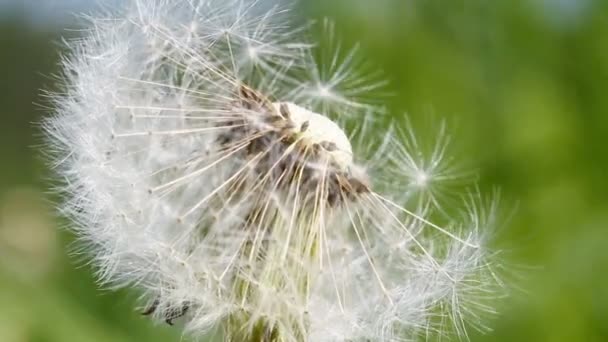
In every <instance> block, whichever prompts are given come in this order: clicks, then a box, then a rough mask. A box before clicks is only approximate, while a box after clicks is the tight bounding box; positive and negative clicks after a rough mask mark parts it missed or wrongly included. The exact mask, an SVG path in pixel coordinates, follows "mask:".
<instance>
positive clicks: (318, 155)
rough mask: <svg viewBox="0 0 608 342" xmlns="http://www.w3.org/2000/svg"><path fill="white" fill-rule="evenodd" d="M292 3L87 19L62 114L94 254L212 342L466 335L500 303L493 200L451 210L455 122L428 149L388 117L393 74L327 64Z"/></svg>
mask: <svg viewBox="0 0 608 342" xmlns="http://www.w3.org/2000/svg"><path fill="white" fill-rule="evenodd" d="M289 16H290V12H289V11H288V10H287V9H285V8H283V7H280V6H268V5H266V4H263V3H261V2H258V1H253V0H252V1H249V0H231V1H222V0H188V1H183V0H182V1H178V0H148V1H144V0H137V1H134V2H133V3H131V4H127V5H125V6H124V8H122V9H120V10H117V11H114V12H109V13H107V14H106V15H105V16H96V17H89V18H88V19H89V22H90V28H89V29H88V31H87V32H86V34H85V36H84V37H83V38H80V39H78V40H76V41H73V42H70V43H69V44H70V47H71V53H70V54H69V55H68V56H67V57H65V58H64V60H63V71H64V72H63V76H62V83H63V84H64V91H63V92H62V93H61V94H54V95H52V99H53V100H54V102H55V108H56V111H55V114H54V116H53V117H51V118H49V119H48V120H47V121H46V122H45V123H44V128H45V131H46V134H47V140H48V146H49V148H48V152H49V155H51V156H52V161H53V167H54V169H55V170H56V171H57V174H58V175H59V176H60V179H61V180H62V182H61V184H60V185H59V186H58V189H59V191H60V192H61V193H62V194H63V195H64V198H65V201H64V203H63V205H62V206H61V211H62V213H63V214H64V215H65V216H67V217H68V218H69V219H70V222H72V225H71V227H72V228H73V230H74V231H75V232H76V234H77V235H78V237H79V238H80V241H81V244H80V245H79V246H81V251H82V252H83V253H86V254H87V255H90V257H91V260H92V263H93V264H94V266H95V269H96V270H97V275H98V279H99V281H100V282H101V283H102V284H104V285H106V286H108V287H111V288H119V287H136V288H138V289H139V290H140V291H141V293H142V298H143V300H144V301H145V304H146V306H145V309H144V310H143V313H144V314H145V315H149V316H152V317H154V318H155V319H159V320H161V321H165V322H166V323H168V324H174V323H176V322H178V321H180V322H183V324H184V328H185V330H186V331H187V332H188V333H191V334H193V335H197V336H201V335H204V334H209V333H217V332H219V333H220V334H221V335H222V336H223V338H224V340H225V341H252V342H253V341H297V342H301V341H401V340H415V339H419V338H427V337H430V336H436V335H443V334H447V333H448V332H449V331H454V332H455V333H456V334H458V335H460V336H461V337H466V330H465V329H466V327H467V326H469V325H473V326H481V325H482V316H481V315H482V314H483V313H484V312H488V311H492V308H491V306H489V305H488V304H489V303H488V299H492V297H494V296H495V293H494V292H493V291H492V290H493V288H494V286H495V285H496V283H497V279H496V278H495V272H494V271H493V267H492V265H493V264H492V262H491V261H492V259H493V255H494V254H493V253H492V252H491V251H489V250H487V249H486V247H485V245H486V242H487V241H486V240H487V238H486V234H485V233H484V232H485V231H487V228H488V227H489V226H491V225H492V220H493V217H494V215H495V205H490V206H480V205H478V203H479V200H478V198H477V196H474V195H468V197H467V195H466V194H471V193H470V192H468V193H463V192H462V190H460V191H461V192H459V193H460V194H464V196H461V198H460V200H459V201H458V202H459V203H457V204H458V205H454V201H453V200H451V201H450V202H449V203H450V205H449V206H448V205H446V204H442V198H443V196H442V195H443V193H444V191H443V190H445V188H446V187H443V186H442V185H441V184H442V183H443V182H446V181H447V182H452V181H453V180H454V179H453V178H454V177H452V176H451V175H450V173H449V171H450V167H451V163H452V161H451V160H450V159H449V158H447V157H446V153H447V152H446V145H447V142H448V140H449V139H447V134H446V129H445V127H443V126H442V128H441V129H440V130H439V134H438V138H437V139H436V140H437V146H436V147H434V148H431V149H430V150H427V149H424V148H422V147H421V146H420V145H421V144H419V143H418V141H417V140H416V139H415V138H414V137H413V130H411V129H405V130H404V129H397V128H395V129H389V130H386V128H384V129H379V128H376V127H375V126H379V125H377V123H376V120H374V118H375V117H377V116H378V115H377V113H379V112H381V111H382V110H381V108H380V107H379V106H378V104H377V102H375V101H373V94H374V91H376V90H377V89H378V88H379V87H380V86H381V85H382V82H379V81H377V79H378V78H377V77H376V75H375V74H374V75H372V74H370V73H357V71H361V70H364V69H359V66H360V65H361V64H360V63H358V62H357V59H356V57H355V56H356V54H355V52H354V51H349V52H345V50H344V49H342V48H340V47H339V46H338V47H337V52H336V53H334V54H332V55H330V56H331V57H330V58H325V59H323V58H322V59H320V60H319V59H318V58H316V57H315V56H318V55H319V54H318V50H319V49H323V48H324V46H323V45H321V46H319V44H315V43H314V41H313V42H312V43H311V42H309V41H306V40H304V39H303V38H302V37H305V36H306V35H307V34H306V30H307V29H308V28H309V26H308V25H305V26H304V27H296V28H294V27H293V26H291V25H290V22H291V19H290V18H289ZM324 25H325V26H326V27H329V26H331V25H329V24H327V23H324ZM326 37H327V38H328V39H329V40H331V41H334V43H335V37H334V36H333V35H332V34H328V35H327V36H326ZM338 45H339V44H338ZM321 55H325V56H327V55H326V54H323V53H321ZM368 99H371V100H369V101H368ZM343 127H348V128H349V130H348V134H347V131H345V129H343ZM425 151H430V154H428V155H426V154H425V153H424V152H425ZM473 194H474V193H473ZM465 322H468V323H465Z"/></svg>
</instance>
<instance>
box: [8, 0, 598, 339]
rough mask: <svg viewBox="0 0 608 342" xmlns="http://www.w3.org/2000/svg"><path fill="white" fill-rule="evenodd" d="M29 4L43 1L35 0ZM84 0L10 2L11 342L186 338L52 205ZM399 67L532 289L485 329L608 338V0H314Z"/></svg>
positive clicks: (519, 278) (396, 74)
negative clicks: (44, 144)
mask: <svg viewBox="0 0 608 342" xmlns="http://www.w3.org/2000/svg"><path fill="white" fill-rule="evenodd" d="M28 1H29V2H28ZM86 4H87V1H84V0H81V1H77V0H72V1H68V0H63V1H52V0H40V1H39V2H38V1H33V0H14V1H8V2H7V0H4V2H2V1H0V104H1V107H0V108H1V111H2V116H3V117H2V121H1V122H0V156H1V159H0V160H1V162H0V165H1V166H0V342H25V341H28V342H29V341H32V342H33V341H49V342H51V341H61V342H71V341H77V342H80V341H83V342H84V341H102V342H103V341H179V340H180V338H181V336H180V332H179V329H175V328H170V327H167V326H155V325H154V324H152V323H150V322H148V321H147V320H146V319H142V318H141V317H140V316H139V314H138V312H137V311H136V310H135V309H134V302H135V299H136V297H137V293H136V292H132V291H122V292H118V293H116V292H110V291H105V290H100V289H98V288H97V287H96V285H95V282H94V279H93V278H92V272H91V270H90V269H89V267H88V266H87V265H86V264H85V263H84V262H83V261H82V260H77V259H76V258H73V257H68V256H67V255H66V246H68V245H69V242H70V241H71V239H72V237H71V236H70V234H69V233H67V232H65V231H62V230H61V229H59V227H60V225H61V221H60V220H57V219H55V218H54V217H53V211H52V206H51V205H50V204H49V203H48V200H49V196H47V194H45V192H46V191H47V190H46V189H45V187H46V186H47V185H46V184H47V181H46V179H45V178H46V177H48V172H47V171H45V168H44V165H43V163H42V162H41V160H40V158H39V157H38V154H39V152H38V146H37V145H38V144H40V135H39V131H38V129H37V128H36V125H35V123H36V122H37V121H38V120H39V119H40V117H42V116H44V115H46V114H47V112H48V111H47V110H45V108H44V105H45V100H44V98H42V97H41V96H40V90H39V89H41V88H46V89H52V87H53V81H52V79H51V78H50V75H52V74H53V73H55V72H57V67H56V66H57V62H58V57H59V54H60V51H61V44H60V41H59V39H60V37H61V36H68V37H71V36H75V35H77V34H78V32H75V31H71V30H66V29H67V28H70V27H74V22H73V20H72V18H71V17H70V15H69V12H70V11H74V10H80V9H82V8H84V7H86ZM301 5H302V7H303V10H302V11H301V12H298V13H302V15H303V16H304V15H306V16H308V17H314V18H322V17H325V16H328V17H331V18H333V19H335V21H336V27H337V28H338V33H339V34H340V35H341V37H343V39H344V40H345V42H347V43H353V42H356V41H359V42H361V45H362V49H361V53H362V58H363V59H364V60H366V61H368V62H370V63H372V64H374V65H377V66H378V67H379V68H381V69H383V70H384V71H385V73H386V74H387V75H388V76H389V77H390V79H391V85H390V87H389V90H390V92H391V93H392V94H393V96H389V97H387V98H386V102H387V104H388V106H389V108H390V109H391V110H392V111H393V112H395V113H405V112H407V113H409V115H410V116H411V117H412V118H413V119H414V120H418V119H420V118H424V117H425V116H428V115H431V114H432V115H433V116H436V117H445V118H448V121H449V122H450V123H451V124H452V126H453V128H454V130H453V134H452V135H453V137H454V138H455V139H456V140H460V141H457V142H458V144H459V145H461V146H464V147H463V148H462V149H461V152H462V153H461V155H462V156H464V157H465V158H466V159H468V161H470V162H471V164H473V165H476V166H478V167H479V171H480V174H481V182H482V189H484V190H488V191H489V190H491V187H492V186H494V185H497V186H499V187H500V188H501V189H502V194H503V197H504V199H505V201H504V203H505V207H506V211H507V214H508V213H510V212H511V209H513V208H514V207H515V206H516V205H517V206H516V209H515V210H514V211H512V212H513V214H512V218H511V219H510V220H508V221H506V222H507V224H506V225H505V227H504V228H503V229H502V230H501V231H500V241H499V245H501V246H503V247H504V248H506V249H507V256H508V258H507V259H508V263H509V265H510V266H509V267H511V268H512V272H511V273H513V274H515V277H513V278H514V279H515V281H516V284H517V286H518V287H519V288H521V289H522V290H521V291H516V292H515V294H514V295H513V296H512V297H511V298H510V299H509V300H508V301H506V303H502V304H501V308H500V310H501V312H502V314H501V315H500V316H499V317H498V318H496V319H494V320H492V321H490V322H489V325H490V326H491V327H492V328H493V331H492V332H490V333H488V334H485V335H482V334H477V333H474V332H473V333H472V335H471V340H472V341H608V152H607V149H608V143H607V141H606V139H608V94H607V92H608V38H607V37H608V2H607V1H600V0H596V1H593V0H529V1H522V0H509V1H487V0H469V1H458V0H454V1H439V0H381V1H369V0H367V1H366V0H332V1H323V0H306V1H302V4H301Z"/></svg>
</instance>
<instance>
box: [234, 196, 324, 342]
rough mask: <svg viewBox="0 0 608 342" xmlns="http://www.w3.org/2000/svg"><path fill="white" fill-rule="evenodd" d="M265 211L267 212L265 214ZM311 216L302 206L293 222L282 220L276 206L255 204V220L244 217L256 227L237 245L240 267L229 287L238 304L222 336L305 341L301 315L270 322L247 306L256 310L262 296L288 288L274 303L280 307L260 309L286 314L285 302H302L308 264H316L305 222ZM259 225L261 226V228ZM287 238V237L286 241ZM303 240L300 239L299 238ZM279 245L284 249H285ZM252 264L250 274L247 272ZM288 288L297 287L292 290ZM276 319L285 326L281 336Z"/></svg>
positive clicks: (248, 341) (246, 341) (254, 341)
mask: <svg viewBox="0 0 608 342" xmlns="http://www.w3.org/2000/svg"><path fill="white" fill-rule="evenodd" d="M268 211H273V213H272V214H269V213H268ZM311 215H313V216H314V214H311V213H310V212H308V211H307V210H302V211H301V212H300V213H298V214H297V218H296V219H295V220H294V221H295V222H294V223H293V224H290V222H287V221H286V220H285V217H284V216H282V215H281V214H280V213H279V211H278V209H276V208H275V209H268V208H265V209H264V208H262V209H257V210H254V213H253V215H251V216H250V217H254V218H255V219H253V220H252V219H250V220H249V222H256V223H255V225H254V226H251V227H254V228H255V229H258V230H259V231H253V230H252V232H251V237H250V240H249V241H248V242H247V243H245V244H244V246H243V248H242V250H241V256H240V267H239V271H238V274H236V275H235V277H236V279H235V282H234V284H235V285H234V289H233V290H234V295H236V296H237V297H238V300H239V301H240V302H241V307H242V308H241V309H240V310H238V311H237V312H235V313H233V314H232V315H231V316H230V317H229V318H228V319H227V320H226V323H225V325H224V334H225V336H226V338H227V340H228V341H232V342H237V341H239V342H284V341H299V342H305V341H306V340H307V338H306V336H307V330H308V326H307V325H308V323H307V322H306V321H305V319H304V320H303V319H302V314H300V315H298V317H285V319H284V320H282V321H281V322H270V321H268V320H267V318H266V317H264V316H263V313H262V314H258V313H256V312H253V310H257V309H258V307H257V304H259V303H263V302H264V300H263V296H274V295H279V294H280V293H292V294H293V295H294V298H285V302H282V303H281V304H280V305H281V306H283V307H276V308H262V309H264V310H281V311H284V312H285V313H286V315H289V312H293V311H292V309H290V307H289V305H290V304H292V305H293V304H295V303H299V305H297V306H298V307H301V306H302V305H303V306H304V307H307V303H308V297H309V293H310V283H311V278H312V277H313V274H312V273H313V270H314V268H313V267H314V265H317V264H318V257H319V255H318V252H319V251H318V238H317V236H316V235H317V234H318V232H312V231H310V228H311V227H314V226H316V225H311V219H310V217H311ZM260 222H264V224H260ZM250 225H251V224H250ZM266 227H269V228H266ZM250 229H251V228H250ZM265 229H267V230H266V231H264V230H265ZM290 230H291V232H290ZM260 234H263V235H264V236H263V237H262V236H260ZM256 236H257V238H256ZM288 240H290V242H289V245H287V246H286V245H285V244H286V243H288V242H287V241H288ZM304 241H305V242H306V243H301V242H304ZM285 248H288V250H287V251H285ZM252 269H254V270H255V273H252ZM253 279H255V280H253ZM294 284H295V286H294ZM294 288H295V289H297V290H295V291H294V290H293V289H294ZM281 289H288V291H281ZM273 292H276V293H273ZM287 301H290V302H291V303H288V302H287ZM255 316H259V317H255ZM277 323H280V324H289V325H291V328H290V329H289V331H290V332H291V334H290V336H285V335H284V334H283V333H282V332H281V328H280V325H279V324H277ZM294 332H295V333H294Z"/></svg>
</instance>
